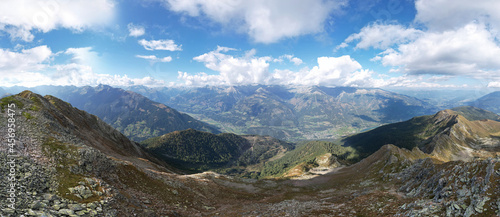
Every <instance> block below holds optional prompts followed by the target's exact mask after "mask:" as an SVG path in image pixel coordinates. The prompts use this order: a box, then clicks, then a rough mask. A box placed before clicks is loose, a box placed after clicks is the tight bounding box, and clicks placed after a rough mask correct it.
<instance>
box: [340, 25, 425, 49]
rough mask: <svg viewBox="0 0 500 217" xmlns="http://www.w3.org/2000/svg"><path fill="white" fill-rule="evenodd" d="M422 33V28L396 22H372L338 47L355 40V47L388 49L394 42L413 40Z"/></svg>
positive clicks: (345, 45)
mask: <svg viewBox="0 0 500 217" xmlns="http://www.w3.org/2000/svg"><path fill="white" fill-rule="evenodd" d="M422 34H423V32H422V31H420V30H417V29H414V28H406V27H404V26H401V25H396V24H372V25H368V26H365V27H363V28H362V29H361V31H360V32H359V33H356V34H352V35H350V36H349V37H347V39H345V41H344V42H343V43H342V44H340V45H339V46H337V49H339V48H344V47H347V46H348V44H349V43H351V42H353V41H358V43H357V44H356V47H355V48H361V49H368V48H370V47H373V48H377V49H387V48H389V47H391V46H392V45H394V44H401V43H406V42H409V41H412V40H414V39H416V38H418V36H420V35H422Z"/></svg>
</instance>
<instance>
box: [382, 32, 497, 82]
mask: <svg viewBox="0 0 500 217" xmlns="http://www.w3.org/2000/svg"><path fill="white" fill-rule="evenodd" d="M374 60H380V61H381V62H382V63H383V64H384V65H388V66H394V67H400V71H402V72H406V73H411V74H444V75H468V76H471V77H483V78H484V77H485V76H487V77H490V76H493V75H494V74H496V73H497V72H498V71H499V70H500V47H499V46H498V43H497V42H496V41H495V39H494V36H493V35H492V34H491V33H490V32H489V31H488V30H487V29H486V27H485V26H484V25H481V24H477V23H470V24H468V25H466V26H464V27H463V28H460V29H457V30H449V31H444V32H436V33H434V32H428V33H426V34H424V35H423V36H421V37H419V38H418V39H416V40H415V41H412V42H410V43H407V44H401V45H399V46H398V47H397V49H388V50H386V51H384V52H382V53H380V54H379V56H378V57H377V58H375V59H374Z"/></svg>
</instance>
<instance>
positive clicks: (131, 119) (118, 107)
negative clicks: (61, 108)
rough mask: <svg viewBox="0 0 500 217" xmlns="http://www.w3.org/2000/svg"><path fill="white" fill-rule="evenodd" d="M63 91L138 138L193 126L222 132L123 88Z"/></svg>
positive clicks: (70, 99)
mask: <svg viewBox="0 0 500 217" xmlns="http://www.w3.org/2000/svg"><path fill="white" fill-rule="evenodd" d="M61 95H63V97H62V99H63V100H66V101H68V102H69V103H71V104H72V105H73V106H75V107H77V108H79V109H82V110H85V111H87V112H89V113H91V114H95V115H97V116H98V117H100V118H101V119H102V120H104V121H105V122H107V123H109V124H111V126H113V127H115V128H116V129H117V130H119V131H120V132H122V133H123V134H125V135H126V136H127V137H129V138H130V139H132V140H135V141H142V140H145V139H147V138H151V137H155V136H160V135H163V134H165V133H169V132H173V131H177V130H185V129H189V128H192V129H197V130H201V131H208V132H213V133H219V131H218V130H217V129H216V128H214V127H212V126H210V125H209V124H206V123H203V122H201V121H198V120H195V119H193V118H192V117H190V116H189V115H187V114H183V113H180V112H178V111H176V110H175V109H172V108H170V107H168V106H166V105H163V104H161V103H157V102H153V101H151V100H149V99H148V98H146V97H144V96H142V95H140V94H137V93H134V92H130V91H125V90H123V89H119V88H113V87H110V86H105V85H100V86H97V87H95V88H93V87H83V88H78V89H76V90H74V91H72V92H66V93H64V94H62V93H61Z"/></svg>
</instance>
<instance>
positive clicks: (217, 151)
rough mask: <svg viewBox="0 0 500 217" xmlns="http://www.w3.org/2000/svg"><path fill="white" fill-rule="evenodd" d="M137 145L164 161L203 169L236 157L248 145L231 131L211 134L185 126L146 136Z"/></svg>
mask: <svg viewBox="0 0 500 217" xmlns="http://www.w3.org/2000/svg"><path fill="white" fill-rule="evenodd" d="M141 145H143V146H144V147H145V148H146V149H147V150H149V151H150V152H151V153H154V154H155V155H156V156H157V157H158V158H160V159H163V160H165V161H166V162H169V163H172V164H175V165H177V166H180V167H181V168H183V169H188V170H193V171H203V170H207V169H210V168H216V167H221V166H223V165H226V164H228V163H230V162H231V161H233V160H235V159H237V158H238V157H239V155H240V153H241V152H242V149H243V148H245V146H247V147H248V141H246V140H245V139H244V138H242V137H240V136H237V135H234V134H228V133H225V134H219V135H215V134H212V133H207V132H201V131H197V130H193V129H188V130H184V131H176V132H173V133H169V134H165V135H163V136H160V137H155V138H150V139H147V140H145V141H143V142H142V143H141Z"/></svg>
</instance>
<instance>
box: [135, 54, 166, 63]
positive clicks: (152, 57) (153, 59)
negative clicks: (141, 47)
mask: <svg viewBox="0 0 500 217" xmlns="http://www.w3.org/2000/svg"><path fill="white" fill-rule="evenodd" d="M135 57H137V58H141V59H145V60H149V61H150V62H151V63H156V62H162V63H168V62H170V61H172V57H171V56H167V57H162V58H159V57H157V56H155V55H135Z"/></svg>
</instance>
